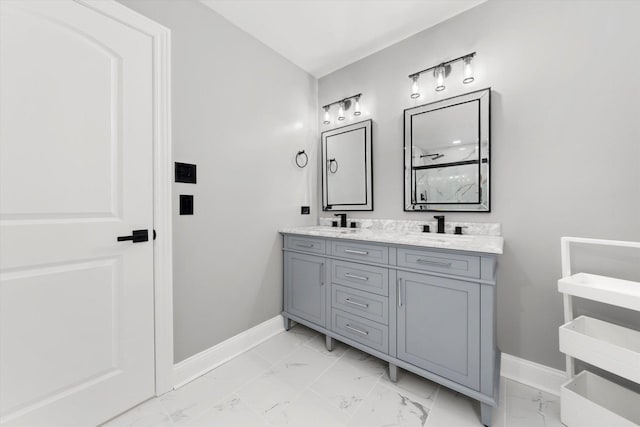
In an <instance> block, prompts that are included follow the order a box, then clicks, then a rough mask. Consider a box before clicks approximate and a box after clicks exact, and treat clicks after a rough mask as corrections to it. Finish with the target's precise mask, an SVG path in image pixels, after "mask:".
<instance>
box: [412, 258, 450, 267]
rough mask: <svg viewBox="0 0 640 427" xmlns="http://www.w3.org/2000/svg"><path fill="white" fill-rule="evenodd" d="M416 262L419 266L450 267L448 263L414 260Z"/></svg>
mask: <svg viewBox="0 0 640 427" xmlns="http://www.w3.org/2000/svg"><path fill="white" fill-rule="evenodd" d="M416 262H417V263H419V264H427V265H434V266H437V267H451V263H450V262H441V261H430V260H428V259H422V258H418V259H417V260H416Z"/></svg>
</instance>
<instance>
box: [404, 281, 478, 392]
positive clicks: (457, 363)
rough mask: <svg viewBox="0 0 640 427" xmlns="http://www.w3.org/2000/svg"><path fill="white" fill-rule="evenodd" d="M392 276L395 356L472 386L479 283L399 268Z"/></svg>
mask: <svg viewBox="0 0 640 427" xmlns="http://www.w3.org/2000/svg"><path fill="white" fill-rule="evenodd" d="M398 279H399V280H398V286H399V287H400V289H399V292H398V295H399V297H400V304H398V308H397V316H398V336H397V340H398V343H397V345H398V348H397V357H398V358H399V359H402V360H405V361H407V362H409V363H412V364H414V365H416V366H419V367H421V368H423V369H426V370H428V371H431V372H433V373H435V374H437V375H441V376H443V377H445V378H448V379H450V380H452V381H455V382H457V383H459V384H463V385H466V386H469V387H471V388H474V389H478V388H479V386H480V371H479V369H480V290H479V285H478V284H475V283H468V282H463V281H459V280H451V279H445V278H441V277H435V276H428V275H422V274H414V273H407V272H404V271H399V272H398Z"/></svg>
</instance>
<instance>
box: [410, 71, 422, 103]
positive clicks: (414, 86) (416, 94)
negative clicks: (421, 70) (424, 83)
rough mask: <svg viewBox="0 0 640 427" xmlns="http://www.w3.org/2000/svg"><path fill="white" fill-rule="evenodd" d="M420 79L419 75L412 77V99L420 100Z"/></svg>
mask: <svg viewBox="0 0 640 427" xmlns="http://www.w3.org/2000/svg"><path fill="white" fill-rule="evenodd" d="M419 78H420V75H419V74H414V75H413V76H412V77H411V80H412V82H411V99H416V98H420V91H419V90H418V79H419Z"/></svg>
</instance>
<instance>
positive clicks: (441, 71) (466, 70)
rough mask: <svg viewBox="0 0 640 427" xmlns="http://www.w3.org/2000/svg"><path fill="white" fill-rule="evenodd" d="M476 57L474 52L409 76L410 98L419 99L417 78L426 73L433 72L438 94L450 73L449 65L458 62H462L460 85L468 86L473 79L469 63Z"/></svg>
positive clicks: (443, 87)
mask: <svg viewBox="0 0 640 427" xmlns="http://www.w3.org/2000/svg"><path fill="white" fill-rule="evenodd" d="M474 56H476V53H475V52H471V53H468V54H466V55H463V56H461V57H459V58H455V59H452V60H450V61H445V62H442V63H440V64H438V65H434V66H432V67H429V68H425V69H424V70H420V71H418V72H416V73H413V74H409V78H410V79H411V80H412V82H411V98H412V99H416V98H419V97H420V92H419V91H418V78H419V77H420V75H421V74H423V73H426V72H427V71H433V76H434V78H435V80H436V86H435V89H436V91H438V92H440V91H442V90H444V89H445V88H446V86H445V83H444V81H445V78H446V77H447V75H448V74H449V72H450V71H451V66H450V65H451V64H453V63H454V62H458V61H463V63H464V66H463V70H462V71H463V79H462V83H464V84H469V83H471V82H473V81H474V80H475V79H474V77H473V67H472V65H471V61H472V60H473V57H474Z"/></svg>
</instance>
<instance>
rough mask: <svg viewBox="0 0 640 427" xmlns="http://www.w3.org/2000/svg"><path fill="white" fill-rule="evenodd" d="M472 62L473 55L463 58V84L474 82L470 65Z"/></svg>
mask: <svg viewBox="0 0 640 427" xmlns="http://www.w3.org/2000/svg"><path fill="white" fill-rule="evenodd" d="M472 60H473V55H469V56H465V57H464V79H463V80H462V83H464V84H469V83H472V82H473V81H474V80H475V79H474V78H473V66H472V65H471V61H472Z"/></svg>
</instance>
